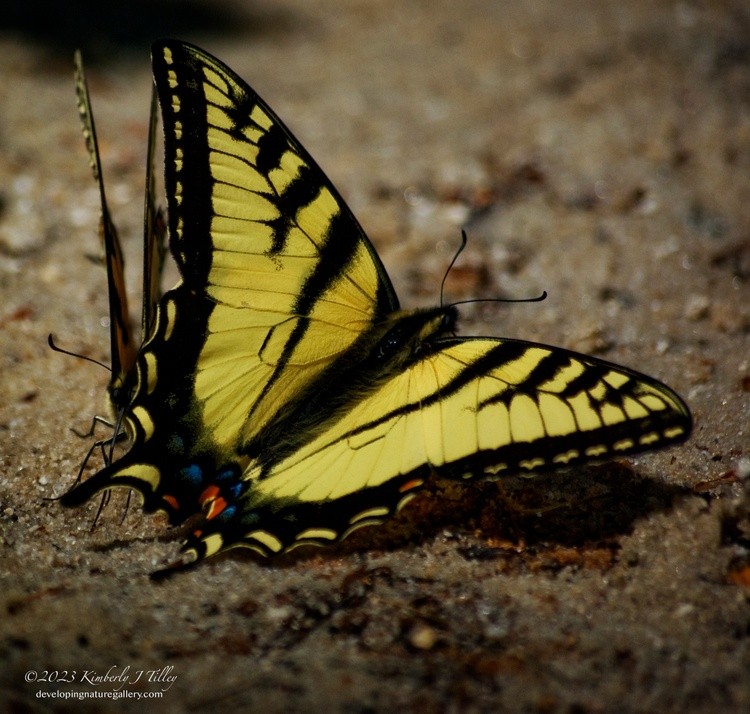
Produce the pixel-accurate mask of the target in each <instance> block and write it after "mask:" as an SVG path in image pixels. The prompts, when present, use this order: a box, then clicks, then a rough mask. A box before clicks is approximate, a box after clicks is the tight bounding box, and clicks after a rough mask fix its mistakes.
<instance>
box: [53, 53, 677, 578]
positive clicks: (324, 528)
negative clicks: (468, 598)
mask: <svg viewBox="0 0 750 714" xmlns="http://www.w3.org/2000/svg"><path fill="white" fill-rule="evenodd" d="M152 60H153V72H154V79H155V85H156V93H157V95H158V98H159V103H160V106H161V113H162V119H163V125H164V133H165V163H166V167H165V176H166V178H165V185H166V195H167V213H168V233H169V244H170V249H171V253H172V256H173V257H174V260H175V261H176V263H177V266H178V268H179V272H180V281H179V282H178V284H177V285H176V286H175V287H174V288H172V289H171V290H169V291H168V292H166V293H165V294H164V295H163V296H162V297H161V298H160V300H159V302H158V306H157V304H156V299H157V297H158V291H157V289H156V288H155V287H154V282H153V281H151V282H149V280H148V279H147V281H146V282H145V285H146V287H145V289H144V292H145V296H144V297H145V301H146V302H147V304H148V305H150V307H146V308H144V319H143V330H144V340H143V344H142V346H141V347H140V349H139V350H138V351H137V354H134V353H133V356H130V354H131V353H129V352H127V351H126V350H122V351H120V348H119V346H118V335H122V334H126V333H125V328H123V327H121V326H119V327H115V328H113V381H112V384H111V385H110V390H109V391H110V399H111V402H112V405H113V408H114V411H115V412H116V413H117V423H123V424H124V425H125V428H126V431H127V434H128V436H129V438H130V447H129V449H128V450H127V451H126V453H124V455H122V456H120V457H119V458H117V459H114V460H111V462H109V463H106V464H105V466H104V467H103V468H102V469H101V470H99V471H98V472H97V473H96V474H95V475H93V476H92V477H91V478H89V479H87V480H84V481H83V482H81V483H77V484H76V485H75V486H74V487H73V488H72V489H71V490H70V491H68V492H67V493H66V494H65V495H64V496H63V498H62V502H63V503H64V504H65V505H69V506H73V505H78V504H81V503H83V502H84V501H86V500H87V499H88V498H90V497H91V496H92V495H93V494H95V493H97V492H99V491H103V490H108V489H113V488H118V487H121V488H125V489H134V490H136V491H138V492H140V494H141V495H142V497H143V507H144V509H145V510H146V511H155V510H163V511H166V512H167V513H168V515H169V517H170V519H171V521H172V522H173V523H181V522H183V521H185V519H187V518H188V517H191V516H194V515H196V514H203V518H202V520H201V522H200V524H199V525H198V526H197V527H196V529H195V530H194V531H193V532H192V533H191V535H189V536H188V539H187V541H186V543H185V544H184V546H183V551H184V553H183V556H182V558H181V560H180V561H178V562H177V563H175V564H174V566H172V567H185V566H187V565H190V564H192V563H194V562H197V561H199V560H201V559H203V558H206V557H208V556H212V555H216V554H217V553H220V552H222V551H225V550H227V549H229V548H233V547H237V546H244V547H248V548H251V549H253V550H255V551H258V552H259V553H261V554H263V555H273V554H277V553H282V552H285V551H288V550H290V549H292V548H294V547H296V546H299V545H301V544H310V543H312V544H326V543H332V542H334V541H338V540H339V539H341V538H343V537H345V536H346V535H347V534H348V533H350V532H351V531H353V530H355V529H357V528H359V527H361V526H365V525H370V524H374V523H379V522H381V521H383V520H384V519H386V518H387V517H388V516H390V515H391V514H393V513H394V512H395V511H396V510H398V509H399V508H400V507H401V506H403V505H404V503H406V501H408V500H409V499H410V498H411V497H413V495H414V494H415V492H416V491H417V490H418V489H419V487H420V486H421V485H422V484H423V482H424V480H425V478H426V477H427V475H428V474H429V473H430V472H432V471H436V472H437V473H439V474H441V475H445V476H448V477H456V478H468V477H470V476H486V477H499V476H501V475H504V474H510V473H514V472H522V473H523V472H533V471H539V470H544V469H552V468H556V467H561V466H567V465H570V464H573V463H576V462H579V461H583V460H591V459H606V458H610V457H617V456H620V455H623V454H629V453H633V452H638V451H643V450H647V449H652V448H656V447H661V446H666V445H669V444H673V443H676V442H679V441H682V440H684V439H686V438H687V436H688V435H689V433H690V430H691V417H690V413H689V411H688V408H687V407H686V405H685V404H684V402H683V401H682V400H681V399H680V397H679V396H677V395H676V394H675V393H674V392H673V391H672V390H671V389H669V388H668V387H666V386H665V385H663V384H661V383H660V382H658V381H656V380H654V379H652V378H650V377H647V376H645V375H642V374H638V373H637V372H634V371H632V370H630V369H627V368H624V367H619V366H616V365H614V364H610V363H607V362H604V361H602V360H599V359H596V358H594V357H588V356H585V355H581V354H576V353H573V352H570V351H567V350H564V349H560V348H556V347H546V346H544V345H540V344H535V343H530V342H522V341H518V340H511V339H495V338H487V337H468V338H457V337H455V336H453V332H454V328H455V326H456V321H457V311H456V308H455V307H436V308H433V309H422V310H402V309H401V308H400V307H399V302H398V298H397V297H396V294H395V292H394V290H393V287H392V285H391V282H390V280H389V278H388V276H387V274H386V272H385V270H384V268H383V265H382V264H381V262H380V259H379V258H378V255H377V254H376V252H375V249H374V248H373V246H372V245H371V243H370V241H369V240H368V239H367V237H366V236H365V234H364V232H363V230H362V228H361V227H360V226H359V224H358V223H357V221H356V219H355V218H354V216H353V215H352V214H351V212H350V211H349V209H348V207H347V206H346V204H345V203H344V201H343V200H342V199H341V196H340V195H339V194H338V192H337V191H336V189H335V188H334V187H333V186H332V184H331V183H330V181H329V180H328V179H327V178H326V176H325V175H324V174H323V172H322V171H321V170H320V169H319V168H318V166H317V165H316V164H315V162H314V161H313V160H312V158H311V157H310V155H309V154H308V153H307V151H305V149H304V148H303V147H302V146H301V145H300V143H299V142H298V141H297V140H296V139H295V138H294V137H293V136H292V135H291V133H290V132H289V130H288V129H287V128H286V127H285V126H284V124H283V123H282V122H281V121H280V120H279V119H278V117H277V116H276V115H275V114H274V112H273V111H272V110H271V109H270V108H269V107H268V106H267V105H266V104H265V103H264V102H263V101H262V100H261V99H260V97H258V95H257V94H256V93H255V92H254V91H253V90H252V89H250V87H248V86H247V84H245V82H243V81H242V80H241V79H240V78H239V77H238V76H237V75H236V74H235V73H234V72H233V71H232V70H230V69H229V68H228V67H226V66H225V65H224V64H222V63H221V62H219V61H218V60H216V59H215V58H213V57H211V56H210V55H208V54H207V53H205V52H203V51H202V50H200V49H198V48H196V47H193V46H191V45H188V44H186V43H183V42H177V41H173V40H167V41H159V42H157V43H156V44H154V46H153V52H152ZM84 104H85V106H88V100H86V101H85V102H84ZM92 128H93V123H92ZM92 153H93V151H92ZM149 153H150V154H151V151H150V152H149ZM150 162H151V158H149V165H150ZM149 176H151V171H150V170H149ZM149 183H152V182H151V181H150V180H149ZM149 191H150V193H149ZM102 196H103V190H102ZM149 196H151V198H149ZM152 196H153V187H151V189H147V202H146V205H147V215H148V211H149V206H151V208H150V211H151V216H152V222H153V215H154V214H153V199H152ZM104 214H105V220H104V225H105V228H106V227H107V225H108V223H109V219H108V212H107V211H106V207H105V209H104ZM147 223H148V221H147ZM105 233H106V231H105ZM154 233H155V231H154V229H153V228H148V226H147V230H146V258H145V262H146V268H147V270H149V271H150V272H149V275H152V276H153V275H154V274H158V273H160V267H158V268H154V263H155V261H157V260H158V258H157V257H156V256H157V255H158V251H157V250H155V249H154V247H153V246H154V244H158V241H157V240H154V239H153V235H154ZM110 234H111V235H114V233H113V230H112V231H110ZM105 243H106V242H105ZM115 243H116V238H115V240H114V241H113V240H110V244H105V253H106V256H107V259H108V262H110V263H115V264H116V266H119V267H118V268H117V270H116V271H115V274H116V275H117V274H118V271H119V273H120V274H121V270H122V268H121V260H120V258H119V257H118V254H119V248H117V247H115ZM109 288H110V293H111V304H112V306H113V307H112V308H111V310H112V315H113V322H114V323H116V324H119V325H122V324H126V323H127V316H126V315H127V313H126V312H122V307H121V305H122V304H123V303H124V289H123V283H122V280H121V276H120V278H117V279H113V278H111V277H110V280H109ZM127 334H129V333H127ZM115 352H117V356H116V357H115V356H114V353H115Z"/></svg>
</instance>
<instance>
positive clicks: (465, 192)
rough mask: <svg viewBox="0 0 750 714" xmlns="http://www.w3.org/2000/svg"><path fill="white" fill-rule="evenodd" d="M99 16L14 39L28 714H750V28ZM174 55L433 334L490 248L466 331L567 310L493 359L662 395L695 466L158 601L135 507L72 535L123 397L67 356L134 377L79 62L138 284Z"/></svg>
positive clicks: (4, 342)
mask: <svg viewBox="0 0 750 714" xmlns="http://www.w3.org/2000/svg"><path fill="white" fill-rule="evenodd" d="M95 7H98V4H92V11H91V15H90V16H83V17H84V19H80V18H76V17H71V16H62V15H61V16H60V17H56V18H52V19H49V16H47V20H46V21H42V22H40V21H36V20H34V12H35V11H36V9H37V8H36V3H35V2H26V3H20V2H19V3H16V2H12V3H10V7H9V9H8V11H7V12H4V13H3V14H4V16H5V17H4V19H0V346H1V347H0V354H1V357H2V365H1V367H0V370H1V371H0V380H1V382H2V392H0V393H1V394H2V403H1V404H0V458H1V461H0V464H1V466H0V479H1V481H0V519H1V520H0V548H1V550H0V553H2V563H1V564H0V583H1V586H0V598H2V611H1V612H2V614H1V615H0V617H1V620H0V690H1V693H0V700H1V701H2V703H3V705H4V708H5V710H8V711H13V712H26V711H34V712H36V711H40V712H44V711H110V710H112V711H120V710H126V711H143V710H145V706H144V702H143V701H140V702H138V701H136V700H135V699H134V698H133V697H135V696H136V695H139V694H140V695H143V696H151V695H154V696H160V697H161V698H159V699H150V700H148V702H147V706H148V707H149V710H153V711H170V712H195V711H209V710H211V711H215V710H217V709H221V710H223V711H252V712H256V711H257V712H290V711H305V712H317V711H326V712H351V713H354V712H381V711H382V712H386V711H394V710H397V709H399V710H402V711H417V712H482V711H485V712H494V711H525V712H611V711H616V712H631V711H649V712H656V711H659V712H664V711H680V712H688V711H692V712H744V711H748V710H750V680H749V678H748V673H749V672H750V602H749V598H750V517H749V516H748V510H750V505H749V504H750V496H749V495H748V486H747V481H746V479H747V476H748V472H749V471H750V465H749V463H748V459H750V449H749V448H748V447H749V445H750V444H749V439H750V432H749V422H750V299H748V298H750V291H749V290H748V285H749V283H750V211H748V205H750V183H749V182H748V173H749V172H750V40H748V38H749V37H750V10H749V9H748V5H747V3H746V2H743V1H742V0H736V2H730V1H729V0H726V1H724V2H704V3H701V2H697V1H690V0H681V1H679V2H672V1H670V2H661V3H653V2H647V1H646V0H621V1H620V2H610V1H605V2H602V1H601V0H580V1H578V2H573V1H572V0H570V1H564V2H560V1H559V0H554V1H553V0H549V1H543V0H539V1H537V2H524V3H519V2H512V1H508V2H500V1H498V0H495V1H494V2H493V1H490V0H466V1H465V2H447V1H446V2H403V0H400V1H396V0H385V1H384V2H377V3H376V2H364V1H359V2H355V1H352V2H303V1H302V0H284V1H283V2H270V0H269V1H268V2H261V1H259V2H253V3H240V2H236V3H229V2H224V3H220V4H218V5H217V4H215V3H205V4H201V3H197V2H195V3H187V2H186V3H183V4H181V5H180V7H181V10H180V11H179V13H175V11H174V7H175V6H174V4H171V3H168V2H155V3H143V4H140V3H139V4H137V5H136V9H137V12H136V13H135V16H134V14H133V13H134V10H133V8H132V7H131V6H130V5H127V4H124V3H123V4H122V6H117V7H116V8H115V9H110V10H109V11H108V12H104V11H102V10H95V9H94V8H95ZM124 7H127V8H129V9H122V8H124ZM175 15H178V16H175ZM170 16H171V17H170ZM160 35H176V36H179V37H181V38H183V39H189V40H191V41H193V42H196V43H198V44H200V45H202V46H204V47H205V48H206V49H208V50H209V51H211V52H212V53H214V54H216V55H217V56H219V57H220V58H222V59H224V60H225V61H226V62H227V63H228V64H229V65H230V66H232V67H233V68H235V69H236V70H237V71H238V72H239V73H240V74H241V75H242V76H244V77H245V78H246V79H247V80H248V82H249V83H250V84H252V85H253V86H254V87H255V88H256V89H257V90H258V91H259V92H260V93H261V95H262V96H264V97H265V99H266V100H267V101H268V102H269V103H270V104H271V106H273V107H274V108H275V109H276V111H277V112H278V113H279V114H280V115H281V116H282V117H283V118H284V119H285V120H286V121H287V122H288V124H289V125H290V127H291V128H292V130H293V131H294V132H295V133H296V134H297V135H298V136H299V137H300V139H301V141H302V142H303V143H304V144H305V145H306V146H307V147H308V148H309V150H310V151H311V153H312V154H313V156H315V157H316V158H317V159H318V161H319V163H320V164H321V165H322V166H323V167H324V169H325V170H326V171H327V172H328V173H329V175H330V176H331V178H332V179H333V180H334V182H335V183H336V185H337V186H338V187H339V188H340V190H341V191H342V193H343V194H344V196H345V197H346V198H347V200H348V201H349V202H350V204H351V206H352V208H353V210H354V212H355V214H357V215H358V217H359V218H360V220H361V221H362V223H363V225H364V226H365V228H366V229H367V230H368V232H369V234H370V236H371V237H372V239H373V241H374V243H375V244H376V245H377V247H378V250H379V251H380V252H381V254H382V256H383V259H384V261H385V262H386V265H387V267H388V269H389V270H390V271H391V274H392V277H393V280H394V283H395V284H396V287H397V290H398V291H399V294H400V296H401V299H402V303H403V304H404V305H406V306H415V305H422V304H429V303H434V302H435V301H437V300H438V299H439V285H440V280H441V278H442V275H443V273H444V271H445V268H446V265H447V264H448V262H449V260H450V257H451V255H452V253H453V251H454V250H455V247H456V245H457V242H458V239H459V230H460V227H461V226H466V228H467V230H468V232H469V236H470V244H469V247H468V249H467V251H466V254H465V256H464V257H463V258H462V262H461V266H460V267H459V268H457V269H456V270H455V271H454V272H453V274H452V276H451V281H450V282H449V285H448V290H449V292H450V295H451V297H452V298H453V299H461V298H468V297H477V296H484V297H486V296H493V297H494V296H508V297H528V296H532V295H536V294H538V293H540V292H541V291H542V290H547V291H548V293H549V298H548V299H547V300H546V301H545V302H544V303H541V304H527V305H510V304H508V305H500V306H494V307H489V308H488V307H487V306H480V305H475V306H473V307H472V306H468V307H467V309H466V310H465V311H464V320H463V323H462V328H463V332H464V333H465V334H482V333H484V334H491V335H506V336H514V337H521V338H525V339H532V340H540V341H544V342H547V343H551V344H558V345H561V346H565V347H569V348H573V349H576V350H579V351H586V352H590V353H594V354H598V355H601V356H603V357H605V358H606V359H610V360H612V361H616V362H621V363H624V364H629V365H631V366H634V367H636V368H638V369H641V370H643V371H645V372H647V373H649V374H652V375H654V376H657V377H659V378H661V379H663V380H664V381H666V382H667V383H668V384H670V385H671V386H673V387H674V388H675V389H677V390H678V391H679V392H680V393H681V394H683V395H684V397H685V398H686V399H687V400H688V402H689V403H690V405H691V407H692V409H693V411H694V415H695V423H696V426H695V432H694V435H693V437H692V439H691V440H690V441H689V442H688V443H687V444H685V445H683V446H680V447H677V448H673V449H670V450H667V451H663V452H659V453H655V454H648V455H644V456H642V457H639V458H637V459H632V460H629V461H622V462H617V463H609V464H604V465H597V466H591V467H589V468H580V469H576V470H575V471H572V472H564V473H557V474H550V475H549V476H543V477H539V478H537V479H534V480H531V481H529V480H525V481H524V480H520V479H514V478H509V479H506V480H505V481H502V482H499V483H485V484H479V485H475V486H467V487H459V486H457V485H454V484H450V483H445V482H435V483H434V484H433V485H432V487H431V489H429V490H428V492H426V493H425V494H424V495H423V496H421V497H420V498H418V499H417V500H416V501H415V502H413V504H412V505H411V507H410V508H408V509H406V510H405V511H403V512H402V514H401V515H400V516H399V517H398V518H397V519H396V520H395V521H393V522H391V523H390V524H388V525H387V526H384V527H382V528H379V529H371V530H369V531H362V532H360V533H359V534H357V536H356V537H355V538H352V539H351V540H350V541H348V542H346V543H345V544H344V545H343V546H341V547H339V548H337V549H331V550H327V551H314V552H312V553H310V552H308V553H305V554H301V555H300V556H298V557H297V558H288V559H286V560H284V561H283V562H275V563H267V562H261V561H260V560H258V559H255V558H253V557H251V556H243V555H241V554H240V555H237V556H234V555H233V556H231V557H227V558H223V559H220V560H216V561H214V562H209V563H206V564H203V565H202V566H201V567H200V568H198V569H196V570H194V571H193V572H189V573H186V574H184V575H180V576H179V577H175V578H172V579H170V580H168V581H166V582H163V583H159V584H155V583H153V582H152V581H151V580H149V579H148V577H147V575H148V573H149V572H150V571H151V570H152V569H154V568H155V567H157V566H159V565H163V564H164V563H166V562H168V561H169V560H170V559H172V558H173V557H174V554H175V553H176V551H177V547H178V540H177V538H176V536H175V535H173V534H170V532H169V530H168V528H167V526H166V523H165V521H164V519H162V518H160V517H156V518H144V517H142V515H141V513H140V510H139V509H138V507H137V503H134V504H133V505H131V507H130V508H129V509H128V510H127V512H126V511H125V509H124V501H123V500H122V499H121V498H119V497H118V498H114V499H113V500H112V502H111V503H110V505H109V506H108V507H107V508H106V509H105V511H104V513H103V514H102V516H101V518H100V519H99V524H98V526H97V528H96V529H95V530H94V531H93V532H91V531H90V526H91V523H92V520H93V518H94V515H95V512H96V507H97V503H91V504H89V505H88V506H86V507H84V508H80V509H76V510H64V509H63V508H62V507H61V506H60V505H59V504H58V503H56V502H54V501H51V500H45V499H49V498H50V497H53V496H55V495H59V494H60V493H62V492H63V491H64V490H65V489H66V488H67V487H68V486H69V485H70V484H71V483H72V481H73V479H74V477H75V474H76V472H77V470H78V466H79V464H80V462H81V460H82V458H83V456H84V454H85V452H86V450H87V448H88V445H89V443H90V441H88V440H84V439H81V438H79V437H77V436H75V435H74V434H73V433H72V432H71V428H77V429H79V430H83V431H85V430H86V429H87V428H88V425H89V423H90V420H91V417H92V416H93V415H94V414H96V413H103V411H104V409H103V404H104V396H105V391H104V388H105V385H106V382H107V375H106V373H105V372H104V371H103V370H102V369H100V368H98V367H96V366H94V365H91V364H90V363H87V362H84V361H82V360H76V359H73V358H69V357H65V356H62V355H59V354H55V353H53V352H52V351H51V350H50V349H49V348H48V347H47V344H46V338H47V334H48V333H50V332H54V334H55V335H56V338H57V340H58V342H59V344H61V345H62V346H64V347H66V348H68V349H72V350H75V351H77V352H80V353H82V354H85V355H88V356H91V357H94V358H97V359H100V360H102V361H104V362H108V359H109V357H108V354H107V349H108V347H107V345H108V333H107V327H106V317H107V300H106V293H105V281H104V274H103V271H102V270H100V269H99V268H97V267H96V266H94V265H93V264H92V263H91V262H90V261H89V260H87V258H86V256H87V254H93V253H96V251H97V234H96V231H97V221H98V203H97V194H96V190H95V187H94V185H93V183H92V181H91V176H90V173H89V170H88V167H87V164H86V158H85V154H84V151H83V147H82V142H81V138H80V133H79V127H78V120H77V117H76V111H75V105H74V100H73V83H72V78H71V64H72V63H71V54H72V48H73V47H75V46H77V45H81V46H82V48H83V49H84V51H85V52H86V56H87V57H88V58H89V73H90V84H91V86H92V91H93V94H94V103H95V110H96V113H97V119H98V128H99V134H100V140H101V145H102V152H103V160H104V164H105V171H106V179H107V182H108V190H109V196H110V202H111V207H112V209H113V211H114V212H115V216H116V218H117V220H118V223H119V226H120V231H121V235H122V236H123V238H124V239H125V242H126V251H127V254H128V260H129V264H130V267H131V268H137V266H138V264H139V259H140V256H139V252H140V237H139V235H140V222H141V201H142V181H143V172H144V158H143V157H144V151H145V139H146V131H147V117H148V97H149V91H150V85H149V82H150V79H149V76H150V75H149V60H148V46H149V44H150V41H151V40H152V39H154V38H155V37H157V36H160ZM131 272H132V274H131V275H130V279H131V288H132V297H133V301H134V302H135V304H136V305H137V304H138V299H139V296H138V284H139V282H138V281H139V276H138V275H137V273H138V271H137V269H134V270H132V271H131ZM124 513H125V514H126V515H125V516H124V520H123V514H124ZM107 673H109V676H110V677H118V679H117V680H114V681H109V682H106V681H103V680H102V679H101V678H102V677H104V676H105V675H107ZM149 673H151V674H149ZM96 677H100V679H98V680H97V679H96ZM52 680H58V681H57V682H53V681H52ZM63 680H67V681H63ZM113 691H119V692H120V695H123V698H121V699H119V700H113V699H103V698H99V699H89V700H86V701H83V702H79V701H77V700H72V699H68V700H64V699H61V698H57V699H55V698H51V697H54V696H57V695H58V694H66V693H71V692H82V693H86V695H87V696H92V695H94V694H95V693H97V692H98V693H101V692H113ZM124 695H127V696H128V697H130V698H126V697H125V696H124Z"/></svg>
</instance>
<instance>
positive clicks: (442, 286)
mask: <svg viewBox="0 0 750 714" xmlns="http://www.w3.org/2000/svg"><path fill="white" fill-rule="evenodd" d="M467 242H468V238H467V236H466V231H465V230H464V229H463V228H462V229H461V245H460V246H459V247H458V250H457V251H456V254H455V255H454V256H453V259H452V260H451V262H450V265H449V266H448V269H447V270H446V271H445V275H443V282H441V283H440V307H443V292H444V290H445V281H446V279H447V278H448V273H450V272H451V270H452V269H453V266H454V265H455V263H456V261H457V260H458V256H459V255H461V253H462V252H463V250H464V248H466V243H467ZM546 299H547V291H546V290H543V291H542V294H541V295H537V296H536V297H532V298H471V299H469V300H459V301H458V302H453V303H451V304H450V307H456V306H458V305H467V304H468V303H475V302H541V301H542V300H546Z"/></svg>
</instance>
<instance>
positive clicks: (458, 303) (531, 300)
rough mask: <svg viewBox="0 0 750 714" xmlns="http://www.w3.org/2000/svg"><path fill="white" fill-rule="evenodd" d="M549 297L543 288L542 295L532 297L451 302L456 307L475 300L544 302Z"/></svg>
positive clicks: (472, 299)
mask: <svg viewBox="0 0 750 714" xmlns="http://www.w3.org/2000/svg"><path fill="white" fill-rule="evenodd" d="M546 299H547V291H546V290H542V294H541V295H537V296H536V297H530V298H469V299H468V300H459V301H458V302H453V303H451V304H450V306H451V307H456V306H457V305H468V304H469V303H475V302H542V300H546Z"/></svg>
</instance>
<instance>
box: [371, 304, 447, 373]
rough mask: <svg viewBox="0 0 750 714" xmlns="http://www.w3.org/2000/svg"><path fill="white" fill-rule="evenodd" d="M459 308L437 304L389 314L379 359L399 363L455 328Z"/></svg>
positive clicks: (377, 348)
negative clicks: (431, 306) (432, 306)
mask: <svg viewBox="0 0 750 714" xmlns="http://www.w3.org/2000/svg"><path fill="white" fill-rule="evenodd" d="M457 321H458V310H456V308H455V307H436V308H430V309H425V310H413V311H402V312H396V313H393V314H392V315H390V316H389V317H388V321H387V323H386V325H385V326H384V332H383V336H382V337H381V338H380V339H379V340H378V343H377V347H376V350H375V354H376V356H377V358H378V359H379V360H382V361H383V362H389V361H391V360H396V361H398V362H399V363H401V362H406V361H409V360H410V359H411V358H414V357H416V356H417V355H419V354H420V353H421V352H423V351H425V348H426V347H427V346H428V345H429V344H430V343H431V342H433V341H434V340H436V339H438V338H440V337H442V336H443V335H445V334H450V333H453V332H455V329H456V322H457Z"/></svg>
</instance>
